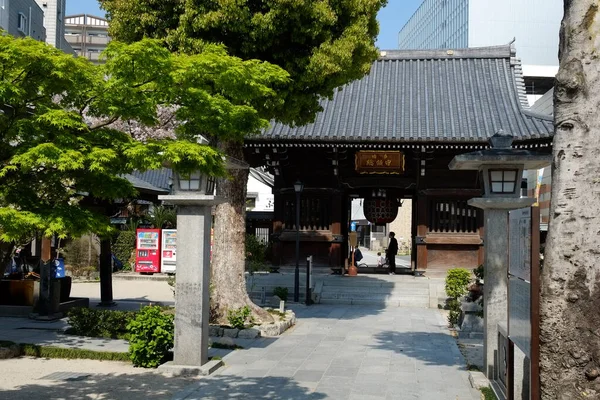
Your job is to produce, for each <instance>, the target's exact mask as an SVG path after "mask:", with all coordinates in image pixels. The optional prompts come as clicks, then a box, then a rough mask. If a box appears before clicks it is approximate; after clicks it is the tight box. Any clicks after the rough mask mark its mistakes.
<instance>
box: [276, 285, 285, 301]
mask: <svg viewBox="0 0 600 400" xmlns="http://www.w3.org/2000/svg"><path fill="white" fill-rule="evenodd" d="M273 294H274V295H275V296H277V297H279V298H280V299H281V300H284V301H287V298H288V288H286V287H281V286H277V287H276V288H275V289H273Z"/></svg>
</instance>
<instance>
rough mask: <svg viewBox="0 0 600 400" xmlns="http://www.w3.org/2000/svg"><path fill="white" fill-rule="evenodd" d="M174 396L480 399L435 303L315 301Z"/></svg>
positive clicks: (179, 397) (216, 397) (197, 397)
mask: <svg viewBox="0 0 600 400" xmlns="http://www.w3.org/2000/svg"><path fill="white" fill-rule="evenodd" d="M296 311H297V315H298V317H299V323H298V325H297V326H296V327H295V328H293V329H292V330H291V331H289V332H288V333H286V334H285V335H283V336H282V337H280V338H278V339H270V338H263V339H259V340H257V341H255V342H254V343H253V347H252V348H248V349H245V350H238V351H235V352H232V353H230V354H229V355H227V356H226V357H225V358H224V361H225V364H226V367H225V368H223V369H221V370H220V371H219V372H217V374H216V375H213V376H211V377H208V378H204V379H199V380H198V382H197V383H195V384H194V385H191V386H190V387H188V388H186V389H185V390H182V391H181V392H179V393H178V394H176V396H175V398H176V399H237V398H240V399H241V398H247V399H262V398H268V399H281V400H283V399H350V400H354V399H360V400H369V399H373V400H375V399H379V400H383V399H402V400H404V399H406V400H409V399H420V400H466V399H473V400H474V399H480V393H479V392H478V391H477V390H475V389H473V388H471V386H470V384H469V382H468V372H467V371H466V368H465V360H464V358H463V356H462V355H461V354H460V352H459V350H458V347H457V345H456V341H455V339H454V338H453V337H452V336H450V334H449V332H448V330H447V329H446V328H445V326H446V322H445V320H444V318H443V316H442V315H441V313H440V312H439V311H438V310H435V309H416V308H415V309H411V308H387V309H386V308H378V307H373V306H370V307H369V306H365V307H360V306H327V305H316V306H311V307H308V308H296Z"/></svg>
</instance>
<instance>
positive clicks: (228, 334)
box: [223, 328, 240, 338]
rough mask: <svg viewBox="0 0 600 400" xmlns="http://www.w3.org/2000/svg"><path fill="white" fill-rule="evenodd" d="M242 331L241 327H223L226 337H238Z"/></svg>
mask: <svg viewBox="0 0 600 400" xmlns="http://www.w3.org/2000/svg"><path fill="white" fill-rule="evenodd" d="M239 333H240V330H239V329H236V328H231V329H228V328H223V336H225V337H230V338H236V337H238V334H239Z"/></svg>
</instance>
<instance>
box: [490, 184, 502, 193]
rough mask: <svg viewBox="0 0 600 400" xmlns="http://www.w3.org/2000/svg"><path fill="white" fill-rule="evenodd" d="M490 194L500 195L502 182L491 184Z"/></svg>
mask: <svg viewBox="0 0 600 400" xmlns="http://www.w3.org/2000/svg"><path fill="white" fill-rule="evenodd" d="M492 192H494V193H502V182H492Z"/></svg>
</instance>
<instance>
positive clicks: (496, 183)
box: [490, 169, 517, 193]
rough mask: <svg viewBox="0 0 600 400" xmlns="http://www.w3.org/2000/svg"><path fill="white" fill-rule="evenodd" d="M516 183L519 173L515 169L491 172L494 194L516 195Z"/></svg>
mask: <svg viewBox="0 0 600 400" xmlns="http://www.w3.org/2000/svg"><path fill="white" fill-rule="evenodd" d="M516 182H517V171H516V170H514V169H511V170H501V171H498V170H496V171H490V183H491V185H492V187H491V191H492V193H514V192H515V189H516V188H515V186H516Z"/></svg>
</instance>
